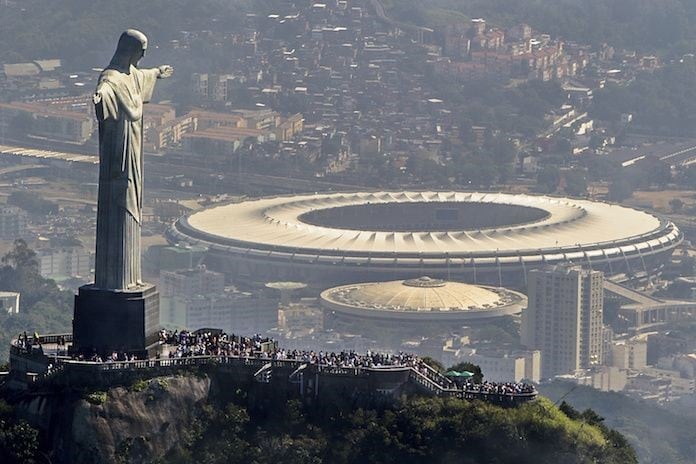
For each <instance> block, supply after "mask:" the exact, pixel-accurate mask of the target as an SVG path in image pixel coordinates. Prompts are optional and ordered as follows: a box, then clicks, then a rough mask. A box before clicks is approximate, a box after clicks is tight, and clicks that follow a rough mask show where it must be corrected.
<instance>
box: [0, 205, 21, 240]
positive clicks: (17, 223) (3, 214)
mask: <svg viewBox="0 0 696 464" xmlns="http://www.w3.org/2000/svg"><path fill="white" fill-rule="evenodd" d="M26 235H27V213H26V212H25V211H24V210H23V209H20V208H17V207H15V206H2V207H0V240H16V239H18V238H22V237H25V236H26Z"/></svg>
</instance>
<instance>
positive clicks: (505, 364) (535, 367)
mask: <svg viewBox="0 0 696 464" xmlns="http://www.w3.org/2000/svg"><path fill="white" fill-rule="evenodd" d="M457 362H470V363H472V364H475V365H477V366H479V367H480V368H481V371H482V372H483V373H484V379H485V380H488V381H489V382H520V381H522V380H526V381H531V382H535V383H538V382H539V381H540V380H541V353H540V351H539V350H532V351H514V352H506V351H491V352H489V351H485V350H484V351H479V350H476V349H473V350H471V351H470V352H469V353H464V354H462V355H460V356H459V357H458V358H457Z"/></svg>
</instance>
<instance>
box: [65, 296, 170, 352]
mask: <svg viewBox="0 0 696 464" xmlns="http://www.w3.org/2000/svg"><path fill="white" fill-rule="evenodd" d="M158 330H159V293H158V292H157V288H156V287H155V286H154V285H150V284H145V285H143V286H142V287H139V288H137V289H133V290H128V291H126V290H104V289H100V288H96V287H94V285H84V286H82V287H80V289H79V292H78V294H77V295H75V312H74V315H73V345H72V349H71V350H70V351H71V353H72V354H75V355H79V354H82V355H85V356H91V355H92V354H94V353H96V354H99V355H102V356H104V355H110V354H111V353H113V352H114V351H115V352H117V353H119V355H120V354H121V353H127V354H129V355H135V356H138V357H140V358H142V357H144V356H146V355H148V353H149V354H151V352H152V351H153V350H154V349H155V348H156V346H157V344H158Z"/></svg>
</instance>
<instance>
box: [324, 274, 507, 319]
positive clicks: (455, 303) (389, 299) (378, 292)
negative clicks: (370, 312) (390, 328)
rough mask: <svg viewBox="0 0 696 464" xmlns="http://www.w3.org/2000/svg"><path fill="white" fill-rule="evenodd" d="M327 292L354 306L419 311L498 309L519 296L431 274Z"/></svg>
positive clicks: (327, 296) (330, 295) (333, 297)
mask: <svg viewBox="0 0 696 464" xmlns="http://www.w3.org/2000/svg"><path fill="white" fill-rule="evenodd" d="M324 293H325V294H324V295H323V296H324V298H327V299H330V300H333V301H335V302H340V303H342V304H346V305H350V306H353V307H359V308H364V309H377V310H391V311H419V312H421V311H424V312H427V311H467V310H482V309H495V308H500V307H501V306H506V305H510V304H512V303H516V302H517V300H518V299H519V298H517V296H516V293H515V292H510V291H509V290H506V289H497V288H491V287H481V286H478V285H470V284H465V283H461V282H449V281H444V280H439V279H432V278H430V277H421V278H419V279H412V280H396V281H392V282H376V283H366V284H354V285H345V286H342V287H337V288H334V289H331V290H328V291H327V292H324Z"/></svg>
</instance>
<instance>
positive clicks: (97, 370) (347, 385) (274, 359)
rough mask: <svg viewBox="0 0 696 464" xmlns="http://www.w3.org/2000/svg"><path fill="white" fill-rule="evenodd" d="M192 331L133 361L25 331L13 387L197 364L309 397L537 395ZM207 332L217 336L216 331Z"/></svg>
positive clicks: (103, 380)
mask: <svg viewBox="0 0 696 464" xmlns="http://www.w3.org/2000/svg"><path fill="white" fill-rule="evenodd" d="M187 334H189V343H191V341H192V340H198V343H197V344H196V345H193V344H189V345H186V343H187V341H186V340H182V341H183V343H184V345H181V344H170V343H166V342H164V341H163V342H162V343H161V345H160V353H159V354H158V355H157V356H155V357H151V358H149V359H130V360H123V359H118V355H116V354H114V356H115V357H116V358H117V359H116V360H114V359H112V358H111V357H109V358H107V359H105V360H104V359H101V358H96V356H95V359H94V360H92V359H90V360H85V359H77V358H74V357H71V356H68V351H69V348H70V346H71V344H72V335H71V334H53V335H45V336H39V337H38V338H35V337H34V336H27V337H26V338H24V337H20V338H18V339H15V340H13V341H12V346H11V348H10V374H9V376H8V377H9V378H8V380H7V381H6V386H7V388H10V389H12V390H14V391H16V392H17V393H22V392H26V393H30V392H37V391H44V390H46V389H48V388H51V387H64V388H109V387H112V386H117V385H129V384H132V383H133V382H135V381H137V380H141V379H145V378H152V377H157V376H163V375H174V374H177V373H181V372H186V371H190V372H205V373H209V374H211V375H220V376H222V377H224V378H225V379H226V380H228V381H232V382H234V383H236V384H238V385H249V386H252V387H253V386H254V385H259V384H270V385H271V386H272V387H273V388H274V389H275V388H282V389H285V390H286V391H287V392H288V393H289V394H290V395H293V396H299V397H303V398H306V397H309V398H311V397H317V396H319V395H323V394H327V393H332V394H335V393H337V392H340V393H345V394H355V393H362V394H369V395H373V394H379V395H384V396H392V397H398V396H401V395H403V394H405V395H425V396H435V397H451V398H459V399H463V400H481V401H486V402H490V403H494V404H498V405H501V406H518V405H520V404H523V403H526V402H528V401H532V400H534V399H536V397H537V391H536V389H535V388H534V387H533V386H531V385H526V384H519V383H490V382H484V383H481V384H475V383H472V382H465V383H460V384H457V383H456V382H454V381H453V380H451V379H449V378H447V377H445V376H444V375H442V374H441V373H440V372H438V371H436V370H435V369H433V368H432V367H430V366H429V365H428V364H426V363H425V362H423V361H422V360H421V359H420V358H417V357H415V356H412V355H406V354H398V355H392V354H384V353H369V352H368V354H365V355H359V354H357V353H354V352H341V353H323V352H314V351H296V350H293V351H286V350H282V349H279V348H278V345H277V343H276V342H275V341H273V340H269V339H261V338H260V337H254V338H248V337H238V336H234V335H232V336H230V337H229V338H224V337H227V335H226V334H223V335H221V337H222V340H223V342H220V345H217V346H216V349H217V350H218V351H220V352H219V353H217V354H193V350H192V346H195V347H199V348H196V349H202V348H200V347H201V346H203V345H201V344H200V340H201V337H202V335H201V334H200V333H198V334H197V333H187ZM205 337H209V338H208V339H209V340H215V343H218V341H217V340H218V339H217V338H213V337H211V335H210V333H206V334H205ZM208 339H206V340H208ZM179 343H181V341H180V342H179ZM223 343H224V345H223ZM182 346H183V347H184V350H182ZM211 346H212V345H210V344H209V345H207V346H206V348H205V349H206V350H208V349H210V347H211ZM220 346H224V349H221V348H220ZM189 353H191V354H189Z"/></svg>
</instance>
